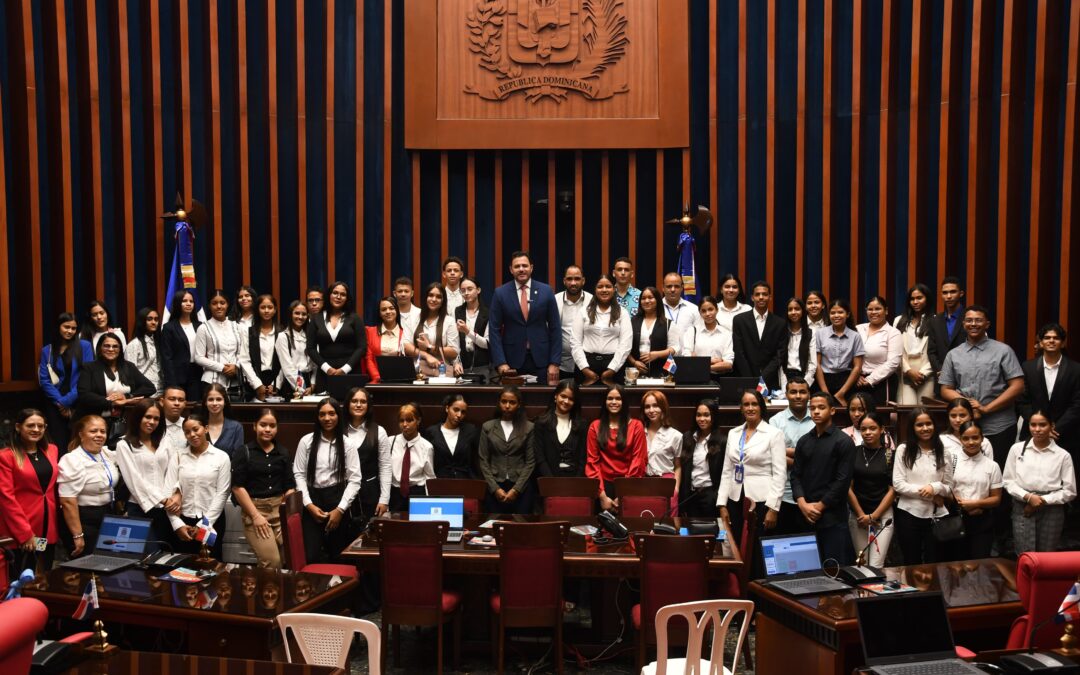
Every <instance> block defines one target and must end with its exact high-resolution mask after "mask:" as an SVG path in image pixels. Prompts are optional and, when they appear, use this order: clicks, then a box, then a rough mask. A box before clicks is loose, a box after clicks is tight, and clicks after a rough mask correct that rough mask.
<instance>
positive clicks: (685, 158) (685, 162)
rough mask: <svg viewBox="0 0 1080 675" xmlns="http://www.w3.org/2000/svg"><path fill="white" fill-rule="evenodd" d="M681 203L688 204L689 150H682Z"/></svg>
mask: <svg viewBox="0 0 1080 675" xmlns="http://www.w3.org/2000/svg"><path fill="white" fill-rule="evenodd" d="M682 202H683V204H689V203H690V148H683V150H682Z"/></svg>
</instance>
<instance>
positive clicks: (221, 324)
mask: <svg viewBox="0 0 1080 675" xmlns="http://www.w3.org/2000/svg"><path fill="white" fill-rule="evenodd" d="M209 306H210V319H209V320H208V321H207V322H206V323H204V324H202V325H201V326H199V329H198V330H197V331H195V354H194V356H193V358H192V360H193V361H194V362H195V364H196V365H198V366H199V367H200V368H202V369H203V375H202V378H201V379H202V382H203V386H204V387H205V386H206V385H208V384H220V385H221V386H223V387H225V388H226V389H227V390H229V395H230V397H238V396H242V392H241V389H242V385H243V373H242V372H241V370H240V348H241V347H242V346H243V337H242V333H243V329H241V328H240V326H238V325H237V324H236V322H234V321H233V320H232V319H230V318H229V316H228V315H229V298H228V297H227V296H226V295H225V291H223V290H221V289H220V288H219V289H216V290H214V292H213V293H211V294H210V303H209Z"/></svg>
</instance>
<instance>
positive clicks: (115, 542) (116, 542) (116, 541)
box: [101, 539, 173, 553]
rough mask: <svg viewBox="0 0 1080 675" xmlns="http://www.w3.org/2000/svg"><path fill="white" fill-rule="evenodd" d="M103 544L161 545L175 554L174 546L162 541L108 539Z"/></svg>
mask: <svg viewBox="0 0 1080 675" xmlns="http://www.w3.org/2000/svg"><path fill="white" fill-rule="evenodd" d="M101 543H102V544H104V545H105V546H115V545H116V544H161V545H162V546H164V547H165V548H167V549H169V553H172V552H173V548H172V544H170V543H169V542H167V541H164V540H162V539H128V540H120V539H106V540H104V541H102V542H101Z"/></svg>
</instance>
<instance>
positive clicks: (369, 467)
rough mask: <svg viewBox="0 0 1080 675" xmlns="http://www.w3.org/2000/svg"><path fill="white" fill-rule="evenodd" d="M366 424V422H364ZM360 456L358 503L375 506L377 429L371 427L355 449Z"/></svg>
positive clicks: (376, 489) (377, 499) (377, 466)
mask: <svg viewBox="0 0 1080 675" xmlns="http://www.w3.org/2000/svg"><path fill="white" fill-rule="evenodd" d="M365 423H366V420H365ZM357 454H359V456H360V477H361V483H360V503H361V504H368V505H370V504H377V503H378V502H379V427H378V426H377V425H372V428H371V429H369V430H368V432H367V435H366V436H364V442H363V443H362V444H361V445H360V447H359V448H357Z"/></svg>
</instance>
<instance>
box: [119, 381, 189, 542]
mask: <svg viewBox="0 0 1080 675" xmlns="http://www.w3.org/2000/svg"><path fill="white" fill-rule="evenodd" d="M164 417H165V411H164V410H163V409H162V407H161V404H160V403H159V402H158V401H157V400H155V399H143V400H141V401H139V402H137V403H135V405H133V406H131V408H129V409H128V411H127V433H126V434H125V435H124V437H123V438H121V439H120V440H119V441H117V443H116V461H117V463H118V464H119V465H120V472H121V473H122V474H123V475H124V483H125V484H126V485H127V486H128V490H130V491H131V498H130V499H128V501H127V515H129V516H134V517H136V518H149V519H150V531H151V532H152V535H151V537H152V538H153V539H160V540H165V541H168V540H169V539H170V538H171V536H172V531H173V530H172V527H170V526H169V518H168V515H167V514H168V512H171V513H173V514H178V513H179V512H180V501H181V496H180V484H179V483H178V482H177V475H176V471H177V459H176V455H175V453H174V452H173V451H172V449H171V448H170V446H169V445H168V444H163V443H162V442H161V438H162V436H164V434H165V423H164ZM154 547H156V545H154Z"/></svg>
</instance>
